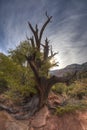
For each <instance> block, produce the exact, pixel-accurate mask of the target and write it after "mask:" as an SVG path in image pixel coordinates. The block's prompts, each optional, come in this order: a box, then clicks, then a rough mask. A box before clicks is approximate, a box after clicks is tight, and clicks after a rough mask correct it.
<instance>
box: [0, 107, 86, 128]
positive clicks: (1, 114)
mask: <svg viewBox="0 0 87 130" xmlns="http://www.w3.org/2000/svg"><path fill="white" fill-rule="evenodd" d="M0 130H87V111H84V112H80V111H79V112H76V113H74V114H65V115H63V116H57V115H52V114H51V113H50V111H49V110H48V108H47V107H46V106H45V107H44V108H42V109H41V110H40V111H39V112H38V113H36V115H34V116H33V117H32V118H30V119H28V120H16V119H14V118H13V117H12V116H11V115H9V114H8V113H7V112H5V111H0Z"/></svg>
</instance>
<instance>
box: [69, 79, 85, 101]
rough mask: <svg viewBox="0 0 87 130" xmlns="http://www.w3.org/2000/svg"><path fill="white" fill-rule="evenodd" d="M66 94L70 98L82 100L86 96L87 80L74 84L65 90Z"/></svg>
mask: <svg viewBox="0 0 87 130" xmlns="http://www.w3.org/2000/svg"><path fill="white" fill-rule="evenodd" d="M67 94H68V95H69V96H71V97H76V98H78V99H82V98H83V96H87V79H84V80H83V81H82V80H81V81H76V82H75V83H74V84H72V85H70V86H69V87H68V88H67Z"/></svg>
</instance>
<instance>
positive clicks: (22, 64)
mask: <svg viewBox="0 0 87 130" xmlns="http://www.w3.org/2000/svg"><path fill="white" fill-rule="evenodd" d="M46 18H47V20H46V21H45V23H44V24H43V26H42V28H41V29H39V28H38V25H37V24H36V26H35V28H33V26H32V24H31V23H30V22H28V25H29V28H30V30H31V32H32V36H31V37H30V38H29V37H27V38H26V40H25V41H22V42H20V44H19V45H18V46H17V47H16V48H15V49H14V50H11V49H10V50H9V55H8V56H6V55H4V54H2V53H1V54H0V96H1V95H3V96H2V97H4V99H5V100H4V99H3V98H2V100H1V101H0V102H1V103H4V102H5V101H6V100H9V101H12V102H13V104H14V103H15V104H16V105H17V104H19V105H20V106H22V111H23V110H24V111H27V113H28V114H27V115H29V116H31V115H33V114H34V113H35V112H37V111H38V110H40V109H41V108H42V107H43V106H44V105H47V106H48V107H49V108H50V109H54V112H56V113H64V112H68V111H73V110H77V109H78V108H80V107H81V106H82V107H81V108H86V104H87V102H86V99H87V73H86V72H84V73H77V72H74V73H72V74H70V75H68V76H67V75H66V76H65V77H57V76H54V75H51V74H50V73H49V71H50V68H52V67H54V66H57V65H58V62H56V61H55V62H53V63H51V62H50V61H51V60H52V59H53V58H54V57H55V55H56V54H57V52H55V53H54V52H53V50H52V46H51V45H50V43H49V40H48V38H46V39H45V40H44V42H43V43H42V36H43V32H44V30H45V28H46V27H47V25H48V24H49V23H50V22H51V19H52V16H48V14H47V13H46ZM77 77H78V78H77ZM71 81H75V82H73V83H72V82H71ZM56 83H57V84H56ZM67 85H68V86H67ZM51 92H53V93H54V94H55V95H56V96H60V97H61V99H62V100H61V102H60V103H59V104H57V105H55V103H54V106H51V104H49V100H48V97H49V95H50V93H51ZM5 105H6V104H4V106H3V105H2V104H0V108H1V109H5V110H8V111H9V112H11V113H16V112H15V111H14V110H11V109H10V108H9V107H6V106H5ZM11 106H12V104H11ZM11 106H10V107H11ZM25 118H26V116H25Z"/></svg>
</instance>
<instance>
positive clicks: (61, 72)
mask: <svg viewBox="0 0 87 130" xmlns="http://www.w3.org/2000/svg"><path fill="white" fill-rule="evenodd" d="M75 71H77V72H78V73H79V72H81V73H84V72H87V62H85V63H83V64H71V65H68V66H66V67H65V68H63V69H57V70H53V71H51V72H50V73H51V75H55V76H57V77H63V76H65V75H66V74H67V73H74V72H75Z"/></svg>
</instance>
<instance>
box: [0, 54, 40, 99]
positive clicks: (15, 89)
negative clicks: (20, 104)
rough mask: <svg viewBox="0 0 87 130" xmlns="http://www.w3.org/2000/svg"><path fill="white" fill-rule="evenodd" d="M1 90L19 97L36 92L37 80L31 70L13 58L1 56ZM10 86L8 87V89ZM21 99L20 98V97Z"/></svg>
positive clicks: (9, 95)
mask: <svg viewBox="0 0 87 130" xmlns="http://www.w3.org/2000/svg"><path fill="white" fill-rule="evenodd" d="M0 59H1V62H0V91H1V92H2V91H4V90H5V91H6V90H7V91H6V93H5V94H6V95H8V97H11V98H14V99H16V98H17V99H19V98H21V99H22V98H24V97H26V96H29V95H30V93H36V92H37V91H36V89H35V80H34V78H33V74H32V72H31V70H30V69H29V68H27V67H24V66H22V65H20V64H18V63H16V62H14V61H13V59H11V58H9V57H7V56H5V55H2V56H0ZM6 88H8V89H6ZM19 100H20V99H19Z"/></svg>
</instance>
